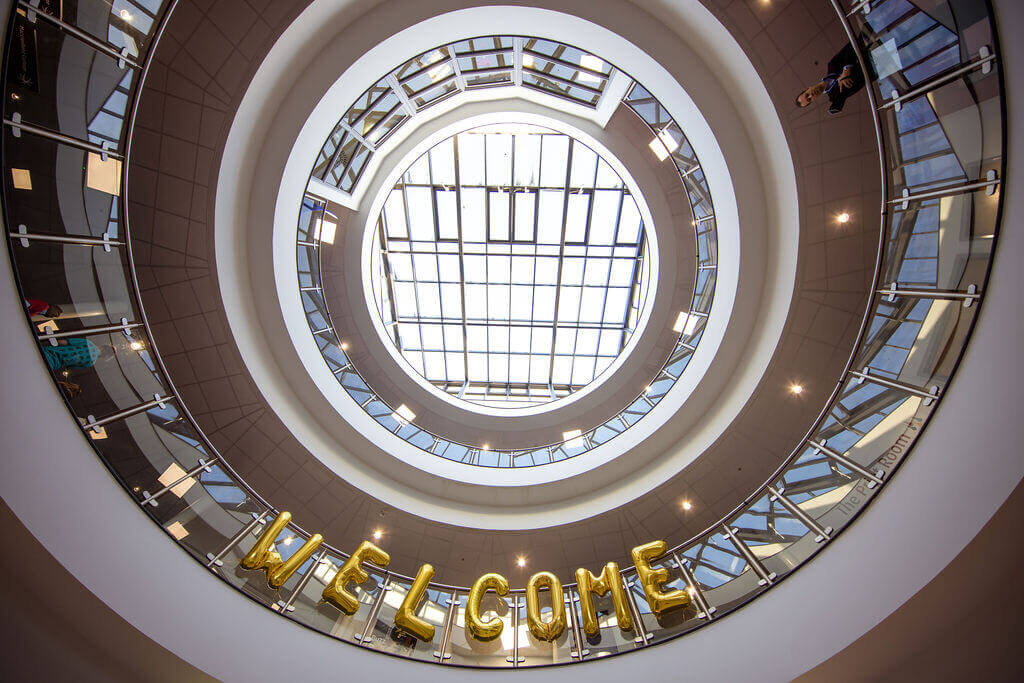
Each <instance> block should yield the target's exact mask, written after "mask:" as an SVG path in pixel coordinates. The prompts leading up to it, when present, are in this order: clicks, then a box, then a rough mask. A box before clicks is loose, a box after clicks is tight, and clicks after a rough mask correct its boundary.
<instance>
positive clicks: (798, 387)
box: [789, 384, 804, 396]
mask: <svg viewBox="0 0 1024 683" xmlns="http://www.w3.org/2000/svg"><path fill="white" fill-rule="evenodd" d="M789 391H790V393H792V394H794V395H796V396H799V395H800V394H802V393H804V385H802V384H791V385H790V386H789Z"/></svg>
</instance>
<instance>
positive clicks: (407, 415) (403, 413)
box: [391, 403, 416, 424]
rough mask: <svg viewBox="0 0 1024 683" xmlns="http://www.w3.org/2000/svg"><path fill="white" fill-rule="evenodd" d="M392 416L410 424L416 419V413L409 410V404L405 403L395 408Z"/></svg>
mask: <svg viewBox="0 0 1024 683" xmlns="http://www.w3.org/2000/svg"><path fill="white" fill-rule="evenodd" d="M391 417H393V418H395V420H397V421H398V422H401V423H402V424H409V423H410V422H412V421H413V420H415V419H416V413H414V412H412V411H411V410H409V406H407V405H405V404H404V403H403V404H402V405H400V406H398V408H396V409H395V412H393V413H391Z"/></svg>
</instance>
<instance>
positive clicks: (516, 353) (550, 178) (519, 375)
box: [373, 124, 647, 408]
mask: <svg viewBox="0 0 1024 683" xmlns="http://www.w3.org/2000/svg"><path fill="white" fill-rule="evenodd" d="M377 228H378V235H377V239H378V249H377V251H376V253H375V263H374V269H373V273H374V292H375V295H376V298H377V303H378V308H379V311H380V313H381V317H382V319H383V321H384V322H385V324H386V327H387V329H388V331H389V334H390V336H391V339H392V341H393V342H394V343H395V344H396V345H397V347H398V348H399V350H400V351H401V353H402V355H403V356H404V357H405V358H406V360H408V361H409V363H410V364H411V365H412V366H413V367H414V368H416V370H417V372H419V373H421V374H422V375H423V376H424V377H425V378H426V379H427V380H428V381H430V382H431V383H433V384H434V385H435V386H437V387H439V388H440V389H442V390H443V391H447V392H449V393H451V394H453V395H457V396H460V397H462V398H463V399H465V400H469V401H474V402H479V403H486V404H488V405H492V406H496V407H510V408H511V407H522V406H528V405H537V404H540V403H546V402H549V401H552V400H554V399H557V398H561V397H563V396H566V395H568V394H570V393H572V392H574V391H576V390H578V389H580V388H582V387H584V386H586V385H587V384H589V383H590V382H591V381H593V380H594V378H595V377H597V376H598V375H600V374H601V373H602V372H603V371H604V370H605V369H606V368H607V367H608V366H609V365H610V364H611V363H612V361H614V360H615V358H616V357H617V356H618V354H619V352H620V351H621V350H622V348H623V347H624V345H625V344H626V341H627V340H628V339H629V336H630V334H631V333H632V331H633V329H634V327H635V326H636V320H637V317H638V315H639V310H640V307H641V306H642V303H643V297H644V295H645V293H646V292H645V290H646V286H647V277H646V272H647V269H646V268H645V264H644V258H645V254H646V250H645V239H644V226H643V224H642V220H641V217H640V211H639V209H638V208H637V205H636V202H635V200H634V199H633V197H632V196H631V195H630V193H629V190H628V189H627V188H626V187H625V186H624V184H623V182H622V179H621V178H620V177H619V176H618V174H617V173H616V172H615V171H614V170H613V169H612V167H611V166H609V165H608V164H607V163H606V162H605V161H604V160H603V159H601V158H600V157H598V156H597V155H596V154H595V153H594V152H593V151H591V150H590V149H589V148H588V147H586V146H585V145H583V144H582V143H580V142H578V141H576V140H574V139H572V138H570V137H568V136H566V135H563V134H560V133H554V132H551V131H549V130H546V129H542V128H537V127H533V126H525V125H519V124H508V125H503V126H488V127H485V128H478V129H475V130H473V131H469V132H465V133H461V134H459V135H457V136H454V137H452V138H449V139H447V140H445V141H444V142H441V143H439V144H438V145H436V146H435V147H433V148H432V149H431V150H430V151H429V152H427V153H426V154H424V155H423V156H421V157H420V158H419V159H417V160H416V161H415V162H414V163H413V164H412V166H411V167H410V168H409V169H408V171H406V173H405V174H404V175H403V176H402V178H401V179H400V180H399V182H398V183H397V184H396V185H395V187H394V189H393V190H392V191H391V193H390V194H389V196H388V198H387V200H386V202H385V205H384V210H383V212H382V213H381V216H380V219H379V220H378V224H377Z"/></svg>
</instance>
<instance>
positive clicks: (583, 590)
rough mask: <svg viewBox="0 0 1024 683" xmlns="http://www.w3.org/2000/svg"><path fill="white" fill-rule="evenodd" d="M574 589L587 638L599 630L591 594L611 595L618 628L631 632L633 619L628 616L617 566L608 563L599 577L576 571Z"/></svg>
mask: <svg viewBox="0 0 1024 683" xmlns="http://www.w3.org/2000/svg"><path fill="white" fill-rule="evenodd" d="M576 587H577V589H578V590H579V593H580V611H581V612H582V613H583V632H584V633H586V634H587V635H588V636H592V635H595V634H596V633H597V632H598V630H600V625H599V624H598V623H597V611H596V610H595V609H594V597H593V595H592V594H597V595H604V594H605V593H607V592H608V591H611V593H612V604H613V605H615V620H616V621H618V622H619V628H620V629H622V630H623V631H631V630H632V629H633V618H632V617H631V616H630V614H629V604H628V603H627V602H626V590H625V587H624V586H623V585H622V575H621V574H619V565H618V564H616V563H615V562H609V563H608V564H606V565H605V566H604V569H602V570H601V575H600V576H594V575H593V574H591V573H590V571H589V570H586V569H582V568H580V569H577V570H576Z"/></svg>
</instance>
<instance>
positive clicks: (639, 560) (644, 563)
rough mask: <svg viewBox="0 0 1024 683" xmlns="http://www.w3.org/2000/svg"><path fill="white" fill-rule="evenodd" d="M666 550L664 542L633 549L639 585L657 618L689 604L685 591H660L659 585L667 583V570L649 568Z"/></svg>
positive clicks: (655, 542)
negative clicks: (652, 561)
mask: <svg viewBox="0 0 1024 683" xmlns="http://www.w3.org/2000/svg"><path fill="white" fill-rule="evenodd" d="M666 550H668V544H666V543H665V541H651V542H650V543H645V544H644V545H638V546H637V547H635V548H633V564H634V565H636V573H637V576H638V577H639V579H640V585H641V586H643V587H644V593H645V594H646V595H647V604H648V605H650V607H651V611H652V612H654V615H655V616H658V617H660V616H661V615H662V614H663V613H664V612H667V611H668V610H671V609H675V608H676V607H686V606H687V605H689V604H690V594H689V593H688V592H687V591H685V590H670V591H663V590H661V584H663V583H665V582H666V581H668V570H667V569H665V568H661V569H652V568H651V560H653V559H654V558H656V557H659V556H661V555H664V554H665V551H666Z"/></svg>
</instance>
